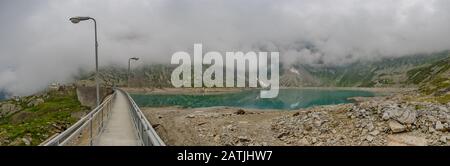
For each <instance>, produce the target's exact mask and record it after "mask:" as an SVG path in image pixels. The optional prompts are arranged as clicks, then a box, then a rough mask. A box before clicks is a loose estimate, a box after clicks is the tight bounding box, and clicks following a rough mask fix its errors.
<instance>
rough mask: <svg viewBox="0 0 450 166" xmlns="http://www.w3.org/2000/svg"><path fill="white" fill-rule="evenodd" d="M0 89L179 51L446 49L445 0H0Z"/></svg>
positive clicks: (389, 52)
mask: <svg viewBox="0 0 450 166" xmlns="http://www.w3.org/2000/svg"><path fill="white" fill-rule="evenodd" d="M0 3H1V4H0V21H1V22H2V28H1V29H0V89H6V90H8V91H9V92H12V93H13V94H15V95H27V94H31V93H34V92H36V91H39V90H40V89H42V88H45V87H46V86H47V85H48V84H49V83H50V82H53V81H58V82H69V81H71V80H70V79H71V76H72V75H73V74H76V72H77V71H78V69H79V68H84V69H91V70H93V69H94V68H93V67H94V54H93V53H94V47H93V46H94V42H93V24H92V23H89V22H81V23H79V24H76V25H73V24H71V23H70V22H69V21H68V18H69V17H70V16H78V15H80V16H91V17H94V18H96V19H97V21H98V28H99V44H100V50H99V55H100V65H102V66H105V65H109V64H116V65H119V66H123V67H125V65H126V62H127V59H128V58H129V57H133V56H137V57H140V58H141V60H140V61H139V62H138V63H163V64H169V60H170V57H171V55H172V54H173V53H174V52H177V51H192V49H193V45H194V43H202V44H203V47H204V49H205V51H222V52H225V51H250V50H251V51H280V58H281V61H282V62H283V63H285V64H288V65H289V64H292V63H307V64H324V65H341V64H347V63H351V62H354V61H358V60H377V59H380V58H383V57H399V56H405V55H411V54H418V53H431V52H437V51H443V50H448V49H450V38H449V36H450V21H449V20H450V1H448V0H397V1H392V0H365V1H360V0H342V1H336V0H298V1H292V0H246V1H241V0H219V1H210V0H198V1H191V0H130V1H122V0H98V1H90V0H67V1H58V0H48V1H41V0H39V1H28V0H27V1H25V0H23V1H21V0H5V1H2V2H0Z"/></svg>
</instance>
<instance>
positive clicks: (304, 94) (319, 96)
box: [131, 89, 375, 110]
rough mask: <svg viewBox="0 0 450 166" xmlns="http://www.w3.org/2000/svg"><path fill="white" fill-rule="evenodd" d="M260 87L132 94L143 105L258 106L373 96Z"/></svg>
mask: <svg viewBox="0 0 450 166" xmlns="http://www.w3.org/2000/svg"><path fill="white" fill-rule="evenodd" d="M259 95H260V90H256V89H255V90H245V91H241V92H234V93H224V94H203V95H202V94H198V95H193V94H189V95H188V94H180V95H177V94H145V95H144V94H131V97H132V98H133V99H134V100H135V102H136V104H138V105H139V106H140V107H161V106H181V107H184V108H198V107H213V106H232V107H243V108H258V109H285V110H291V109H298V108H306V107H311V106H318V105H330V104H341V103H350V102H351V100H348V98H350V97H373V96H375V94H374V93H372V92H368V91H360V90H325V89H280V92H279V94H278V97H276V98H272V99H262V98H260V97H259Z"/></svg>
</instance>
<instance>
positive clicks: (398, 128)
mask: <svg viewBox="0 0 450 166" xmlns="http://www.w3.org/2000/svg"><path fill="white" fill-rule="evenodd" d="M388 125H389V128H390V129H391V131H392V132H393V133H400V132H403V131H405V130H406V127H405V126H403V125H402V124H400V123H398V122H397V121H393V120H391V121H389V124H388Z"/></svg>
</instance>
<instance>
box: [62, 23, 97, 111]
mask: <svg viewBox="0 0 450 166" xmlns="http://www.w3.org/2000/svg"><path fill="white" fill-rule="evenodd" d="M69 20H70V21H71V22H72V23H74V24H77V23H79V22H80V21H86V20H92V21H94V30H95V84H96V91H97V107H98V106H99V105H100V89H99V81H98V42H97V22H96V21H95V19H94V18H92V17H72V18H70V19H69Z"/></svg>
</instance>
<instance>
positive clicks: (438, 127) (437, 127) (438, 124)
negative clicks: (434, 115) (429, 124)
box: [434, 121, 444, 131]
mask: <svg viewBox="0 0 450 166" xmlns="http://www.w3.org/2000/svg"><path fill="white" fill-rule="evenodd" d="M434 128H435V129H436V130H438V131H443V130H444V125H442V123H441V121H437V122H436V124H435V125H434Z"/></svg>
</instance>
